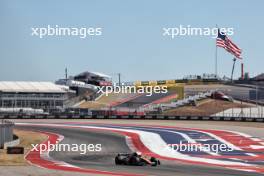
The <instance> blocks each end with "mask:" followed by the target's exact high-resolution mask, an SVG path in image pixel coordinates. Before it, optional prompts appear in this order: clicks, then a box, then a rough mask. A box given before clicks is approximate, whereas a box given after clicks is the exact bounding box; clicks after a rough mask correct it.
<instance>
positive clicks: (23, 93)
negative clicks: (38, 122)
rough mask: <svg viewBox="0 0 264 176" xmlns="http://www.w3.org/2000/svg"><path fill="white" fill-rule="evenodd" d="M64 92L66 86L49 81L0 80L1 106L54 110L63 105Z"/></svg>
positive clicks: (65, 91)
mask: <svg viewBox="0 0 264 176" xmlns="http://www.w3.org/2000/svg"><path fill="white" fill-rule="evenodd" d="M66 94H67V88H66V87H61V86H58V85H55V84H53V83H51V82H22V81H21V82H11V81H0V107H1V108H34V109H43V110H45V111H50V110H55V109H58V108H62V107H63V105H64V101H65V100H66V98H67V96H66Z"/></svg>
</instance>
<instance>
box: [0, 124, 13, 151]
mask: <svg viewBox="0 0 264 176" xmlns="http://www.w3.org/2000/svg"><path fill="white" fill-rule="evenodd" d="M13 128H14V124H13V123H12V122H9V121H5V120H1V121H0V148H3V147H4V143H5V142H10V141H12V140H13Z"/></svg>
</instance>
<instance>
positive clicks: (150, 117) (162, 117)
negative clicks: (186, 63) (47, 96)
mask: <svg viewBox="0 0 264 176" xmlns="http://www.w3.org/2000/svg"><path fill="white" fill-rule="evenodd" d="M0 118H2V119H131V120H132V119H142V120H197V121H239V122H264V118H250V117H226V116H171V115H169V116H167V115H125V116H123V115H91V116H88V115H61V116H60V115H55V116H50V115H31V116H26V115H25V116H23V115H1V116H0Z"/></svg>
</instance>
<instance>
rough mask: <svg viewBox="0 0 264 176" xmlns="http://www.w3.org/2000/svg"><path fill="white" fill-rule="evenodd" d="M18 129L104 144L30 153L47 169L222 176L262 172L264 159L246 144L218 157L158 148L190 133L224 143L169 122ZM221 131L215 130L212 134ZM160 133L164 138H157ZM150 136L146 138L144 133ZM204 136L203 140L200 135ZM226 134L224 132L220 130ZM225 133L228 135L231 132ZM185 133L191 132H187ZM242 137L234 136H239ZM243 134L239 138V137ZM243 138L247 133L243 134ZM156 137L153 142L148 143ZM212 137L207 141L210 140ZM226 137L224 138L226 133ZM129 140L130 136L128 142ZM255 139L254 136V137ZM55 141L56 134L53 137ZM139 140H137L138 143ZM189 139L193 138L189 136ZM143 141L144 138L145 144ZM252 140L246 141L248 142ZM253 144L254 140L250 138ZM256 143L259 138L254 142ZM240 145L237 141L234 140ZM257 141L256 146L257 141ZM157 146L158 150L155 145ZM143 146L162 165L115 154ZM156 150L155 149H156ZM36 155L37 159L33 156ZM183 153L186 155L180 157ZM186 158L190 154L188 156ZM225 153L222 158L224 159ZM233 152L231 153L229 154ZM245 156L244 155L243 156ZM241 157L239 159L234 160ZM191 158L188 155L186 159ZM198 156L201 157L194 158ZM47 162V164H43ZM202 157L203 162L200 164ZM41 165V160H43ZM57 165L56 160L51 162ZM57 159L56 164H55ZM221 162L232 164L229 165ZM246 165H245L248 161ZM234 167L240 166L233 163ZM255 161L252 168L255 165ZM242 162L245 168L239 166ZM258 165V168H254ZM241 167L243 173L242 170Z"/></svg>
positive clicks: (33, 125)
mask: <svg viewBox="0 0 264 176" xmlns="http://www.w3.org/2000/svg"><path fill="white" fill-rule="evenodd" d="M17 125H18V126H17V128H23V129H27V130H28V129H30V130H34V131H41V132H45V133H46V134H49V135H51V136H53V137H56V135H57V138H61V137H62V136H63V138H61V141H60V144H91V143H92V144H96V143H100V144H102V151H100V152H88V153H87V154H85V155H80V153H79V152H68V151H60V152H56V151H55V152H50V153H44V155H42V156H41V155H40V157H36V155H39V154H37V153H33V154H29V155H28V157H27V159H28V160H29V161H30V162H31V163H33V164H35V165H40V166H41V167H44V168H48V169H58V170H68V171H75V172H85V173H93V174H94V173H96V174H106V175H127V176H128V175H164V176H167V175H179V176H181V175H182V176H186V175H201V176H207V175H208V176H209V175H210V176H218V175H219V176H220V175H230V176H231V175H232V176H235V175H236V176H237V175H241V176H243V175H245V176H246V175H247V176H248V175H252V176H253V175H262V174H263V173H262V172H263V164H264V163H263V157H259V158H257V157H254V155H255V154H258V155H259V156H263V150H260V149H257V150H253V149H252V148H246V145H244V146H242V145H243V142H242V143H241V145H240V146H239V147H241V148H243V150H246V152H244V151H241V150H239V149H238V150H236V151H234V153H222V154H221V157H220V156H214V155H212V153H210V152H209V153H206V152H197V153H181V154H179V155H178V154H177V155H175V156H176V157H174V156H173V155H174V154H171V153H166V152H163V151H157V152H155V150H154V148H155V149H156V150H159V149H158V148H157V147H158V146H160V145H161V144H160V142H161V141H159V140H161V139H162V141H163V140H164V141H165V142H166V143H177V142H178V140H182V139H180V138H182V135H183V134H185V135H188V137H189V138H192V139H193V140H196V142H197V141H198V140H199V139H200V142H209V143H212V142H213V143H215V142H219V141H221V140H220V139H218V141H216V140H215V139H211V138H210V139H209V136H207V137H206V135H208V134H209V131H203V132H202V131H196V133H194V131H192V130H193V129H187V128H175V129H173V128H169V127H165V126H162V127H161V126H160V127H158V126H155V127H153V126H146V125H142V126H140V125H136V126H135V125H116V124H104V123H99V124H93V123H81V122H80V123H78V122H76V123H73V122H66V123H65V122H63V123H50V124H49V123H28V122H27V123H17ZM213 132H214V133H215V135H216V134H217V133H216V132H218V131H211V133H213ZM157 134H158V135H159V136H161V138H157ZM144 135H147V136H144ZM200 135H202V138H201V137H200ZM221 135H223V134H221ZM227 136H230V134H228V135H227ZM184 137H187V136H184ZM238 137H239V135H237V136H236V138H238ZM240 137H241V136H240ZM242 137H243V136H242ZM153 138H156V140H155V141H154V143H151V142H153V140H152V141H146V140H151V139H153ZM207 138H208V139H207ZM222 138H225V137H224V136H222ZM128 139H129V140H128ZM254 139H256V138H254ZM49 140H50V141H52V138H51V137H50V139H49ZM137 140H138V141H137ZM190 140H191V139H190ZM142 141H143V142H142ZM222 142H223V141H222ZM248 142H250V141H247V143H248ZM251 142H253V141H251ZM255 142H256V141H255ZM234 145H236V146H237V145H238V144H234ZM254 145H255V144H254ZM153 147H154V148H153ZM131 150H139V151H141V152H142V153H147V154H152V155H157V156H158V157H159V156H160V157H159V159H160V160H161V162H162V165H160V166H158V167H150V166H146V167H137V166H116V165H115V164H114V157H115V155H116V154H117V153H120V152H131ZM153 151H154V152H153ZM32 156H33V157H32ZM182 156H184V157H183V158H182V159H179V158H181V157H182ZM186 156H187V157H186ZM223 156H224V157H223ZM228 156H232V157H228ZM241 156H244V158H243V157H241ZM235 157H237V158H235ZM186 158H187V159H186ZM196 158H198V160H196ZM43 160H48V161H49V162H46V163H45V162H43ZM200 161H202V163H199V162H200ZM41 163H42V164H41ZM52 163H53V164H52ZM54 163H55V164H54ZM223 163H230V165H225V164H223ZM244 164H245V165H244ZM233 165H236V166H233ZM253 165H254V167H252V166H253ZM241 166H243V167H241ZM255 166H258V167H257V168H255ZM241 170H243V171H241Z"/></svg>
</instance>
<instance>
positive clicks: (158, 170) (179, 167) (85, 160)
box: [17, 126, 262, 176]
mask: <svg viewBox="0 0 264 176" xmlns="http://www.w3.org/2000/svg"><path fill="white" fill-rule="evenodd" d="M17 128H20V129H21V128H22V129H23V128H24V129H27V130H28V129H30V130H41V131H46V132H52V133H57V134H61V135H63V136H64V139H63V140H62V141H61V143H64V144H91V143H93V144H96V143H101V144H102V151H100V152H89V153H88V154H86V155H80V154H79V153H78V152H77V153H74V152H50V157H52V158H54V159H55V160H59V161H65V162H67V163H69V164H72V165H75V166H78V167H81V168H89V169H96V170H103V171H110V172H118V173H131V174H143V175H159V176H172V175H176V176H194V175H195V176H223V175H225V176H257V175H262V174H257V173H252V172H244V171H236V170H231V169H224V168H220V167H211V166H210V167H208V166H201V165H191V164H183V163H179V162H174V161H165V160H161V163H162V164H161V165H160V166H158V167H151V166H145V167H139V166H116V165H115V164H114V157H115V155H116V154H117V153H120V152H132V151H131V150H130V148H129V147H128V146H127V143H126V140H125V137H124V136H121V135H117V134H115V133H111V132H109V131H107V132H104V131H100V132H98V131H87V130H84V129H71V128H60V127H56V128H54V127H43V126H32V127H30V128H29V126H27V127H23V126H19V127H17ZM76 175H78V173H76Z"/></svg>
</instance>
